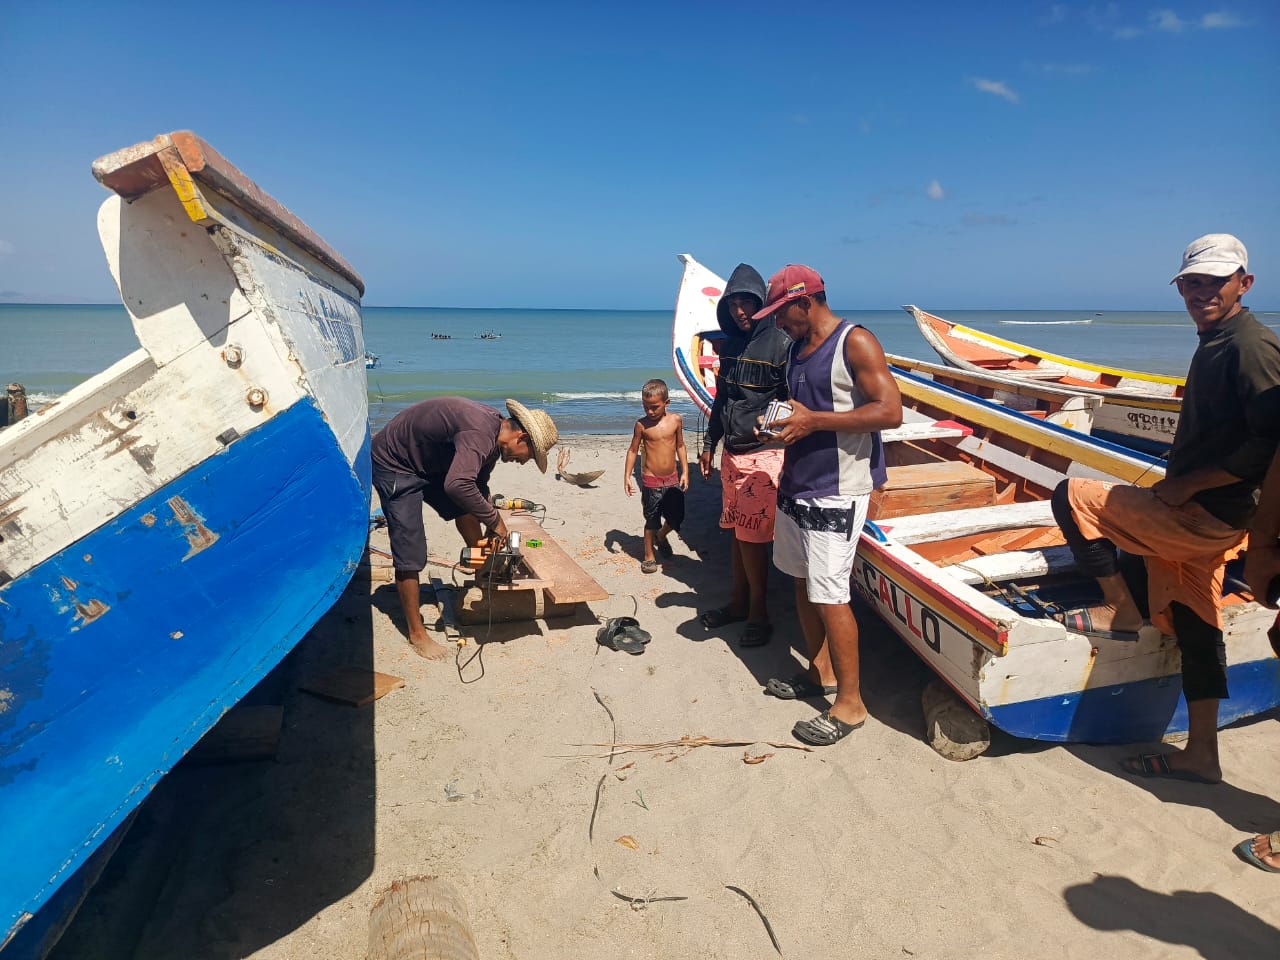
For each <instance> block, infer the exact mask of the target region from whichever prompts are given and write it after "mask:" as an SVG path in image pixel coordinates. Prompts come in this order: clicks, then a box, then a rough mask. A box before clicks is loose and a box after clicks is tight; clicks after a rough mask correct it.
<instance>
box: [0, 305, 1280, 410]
mask: <svg viewBox="0 0 1280 960" xmlns="http://www.w3.org/2000/svg"><path fill="white" fill-rule="evenodd" d="M922 306H924V307H925V309H927V310H929V311H930V312H931V313H935V314H937V315H938V316H941V317H944V318H945V319H947V320H952V321H955V322H957V323H962V324H965V325H967V326H971V327H975V328H977V329H979V330H984V331H986V332H988V333H991V334H994V335H996V336H1000V337H1003V338H1005V339H1007V340H1013V341H1016V342H1018V343H1025V344H1028V345H1030V346H1033V347H1036V348H1038V349H1041V350H1045V351H1048V352H1050V353H1058V354H1063V355H1066V356H1069V357H1077V358H1079V359H1082V360H1091V361H1094V362H1097V363H1106V364H1110V365H1112V366H1118V367H1126V368H1130V369H1134V370H1145V371H1148V372H1151V373H1163V374H1172V375H1176V376H1181V375H1183V374H1185V372H1186V369H1187V363H1188V361H1189V360H1190V358H1191V354H1192V352H1193V351H1194V350H1195V347H1196V335H1195V327H1194V325H1193V324H1192V323H1191V320H1190V319H1189V318H1188V317H1187V315H1186V313H1185V312H1183V311H1176V312H1175V311H1169V312H1133V311H1128V312H1125V311H1114V312H1112V311H1106V310H1103V311H1087V312H1085V311H1069V310H1005V311H996V310H951V311H949V310H946V309H944V308H940V307H939V308H933V307H930V306H927V305H922ZM363 312H364V325H365V346H366V348H367V349H368V351H369V352H370V353H372V354H375V355H376V356H377V357H378V365H377V366H376V367H374V368H372V369H370V370H369V371H368V376H369V415H370V419H371V421H372V422H373V426H374V428H375V429H377V428H378V427H380V426H381V425H382V424H384V423H386V421H388V420H389V419H391V417H393V416H395V414H396V413H398V412H399V411H400V410H403V409H404V408H405V407H407V406H409V405H410V404H412V403H416V402H418V401H419V400H425V399H427V398H429V397H442V396H464V397H471V398H473V399H476V400H480V401H483V402H485V403H489V404H492V405H493V406H496V407H501V406H502V401H503V400H504V399H505V398H507V397H514V398H515V399H517V400H519V401H521V402H522V403H524V404H525V405H527V406H532V407H541V408H543V409H545V410H546V411H547V412H548V413H549V414H551V416H552V418H553V419H554V420H555V421H556V424H557V426H558V427H559V429H560V431H561V432H562V433H565V434H584V433H614V434H616V433H630V432H631V428H632V425H633V424H634V423H635V420H636V418H637V417H638V416H640V415H641V414H642V411H641V409H640V388H641V386H642V385H643V384H644V382H645V381H646V380H649V379H651V378H655V377H656V378H660V379H663V380H665V381H666V382H667V383H668V384H669V385H670V387H671V391H672V394H671V395H672V409H673V410H675V411H676V412H679V413H682V414H684V415H685V423H686V428H687V429H688V430H690V431H693V430H697V429H698V428H699V427H700V420H701V417H700V415H699V413H698V411H697V408H696V407H694V405H693V403H692V402H691V401H690V400H689V399H688V397H687V396H685V394H684V392H683V391H682V390H681V389H680V388H679V382H678V381H677V380H676V377H675V374H674V372H673V371H672V369H671V311H670V310H505V309H504V310H482V309H449V308H425V307H412V308H410V307H365V308H364V311H363ZM837 312H839V313H840V315H841V316H844V317H847V318H848V319H850V320H852V321H854V322H855V323H860V324H862V325H863V326H865V327H867V328H868V329H870V330H871V331H872V332H873V333H875V335H876V336H877V337H878V338H879V340H880V343H881V344H882V345H883V346H884V349H885V351H886V352H887V353H896V354H901V355H904V356H909V357H917V358H919V359H922V360H929V361H937V359H938V358H937V357H936V356H935V355H934V354H933V351H932V350H931V349H930V348H929V346H928V344H926V343H925V341H924V338H923V337H921V335H920V332H919V331H918V330H917V329H916V325H915V321H914V320H912V319H911V317H910V316H909V315H908V314H907V313H905V312H904V311H902V310H897V309H894V310H853V311H837ZM1258 316H1259V319H1260V320H1261V321H1262V322H1263V323H1265V324H1267V325H1268V326H1271V327H1273V328H1280V314H1276V313H1260V314H1259V315H1258ZM482 333H494V334H497V335H498V337H497V339H481V338H480V337H479V335H480V334H482ZM433 334H436V335H437V337H433V336H432V335H433ZM137 348H138V343H137V339H136V338H135V336H134V333H133V328H132V326H131V325H130V323H129V317H128V315H127V314H126V312H125V310H124V308H123V307H121V306H119V305H27V304H0V385H2V384H5V383H21V384H23V385H24V386H25V387H26V388H27V393H28V396H29V398H30V399H31V401H32V403H33V404H34V405H37V406H38V405H40V404H41V403H46V402H48V401H49V400H52V399H53V398H55V397H56V396H58V395H60V394H62V393H65V392H66V391H67V390H69V389H71V387H73V386H75V385H76V384H77V383H80V382H81V381H83V380H86V379H88V378H89V377H90V376H92V375H93V374H95V373H97V372H98V371H100V370H102V369H103V368H104V367H106V366H107V365H108V364H110V363H113V362H114V361H116V360H118V359H120V358H121V357H123V356H125V355H126V354H128V353H131V352H133V351H134V350H136V349H137Z"/></svg>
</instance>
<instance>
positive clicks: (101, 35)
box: [0, 0, 1280, 310]
mask: <svg viewBox="0 0 1280 960" xmlns="http://www.w3.org/2000/svg"><path fill="white" fill-rule="evenodd" d="M1278 50H1280V4H1277V3H1275V2H1274V0H1245V2H1237V0H1223V2H1221V3H1217V2H1213V3H1188V2H1176V3H1175V2H1169V3H1165V2H1159V0H1157V2H1154V3H1037V2H1026V3H1023V2H1018V3H1010V2H1002V3H996V2H990V3H987V2H962V0H953V2H938V3H919V2H911V0H905V2H898V3H892V4H875V5H872V4H867V3H859V2H854V0H848V2H845V3H830V4H827V3H805V2H789V3H758V2H753V0H745V2H735V3H699V2H696V0H686V2H683V3H665V2H644V3H634V4H625V3H604V2H601V3H562V2H555V0H548V2H523V3H515V2H513V3H492V2H484V0H473V2H467V3H421V4H408V3H405V4H397V3H381V2H377V0H367V2H363V3H359V4H337V3H325V2H314V3H309V4H288V5H285V4H275V3H270V2H260V3H251V4H245V3H239V2H219V3H216V4H207V5H189V4H188V5H178V6H175V5H172V4H158V3H156V4H131V3H110V4H107V3H101V2H94V3H73V2H63V3H57V2H50V3H26V4H19V3H17V2H0V300H3V301H43V302H79V301H95V302H114V301H116V300H117V299H118V295H117V292H116V290H115V287H114V285H113V284H112V282H111V279H110V276H109V274H108V273H107V270H106V267H105V264H104V261H103V257H102V253H101V250H100V248H99V245H98V240H97V234H96V228H95V221H94V216H95V210H96V207H97V205H98V204H99V203H100V202H101V200H102V199H103V196H104V193H103V190H102V188H101V187H100V186H98V184H97V183H96V182H95V181H94V180H93V178H92V175H91V174H90V172H89V165H90V163H91V162H92V160H93V159H94V158H96V157H97V156H99V155H102V154H105V153H109V152H111V151H112V150H115V149H118V148H121V147H124V146H127V145H129V144H132V143H135V142H138V141H141V140H146V139H150V138H151V137H152V136H154V135H156V134H158V133H161V132H167V131H170V130H176V129H192V130H195V131H196V132H197V133H198V134H200V135H201V136H202V137H204V138H205V139H206V140H208V141H209V142H210V143H211V144H213V145H214V146H215V147H217V148H218V150H219V151H221V152H222V153H223V154H224V155H225V156H226V157H228V158H229V159H230V160H231V161H232V162H234V163H236V164H237V165H238V166H240V168H241V169H242V170H244V171H245V172H246V173H247V174H249V176H251V177H252V178H253V179H255V180H256V181H257V182H258V183H259V184H260V185H261V186H262V187H263V188H265V189H266V190H267V191H268V192H269V193H271V194H272V195H274V196H275V197H276V198H277V199H279V200H281V201H282V202H283V203H284V204H285V205H286V206H288V207H289V208H290V209H292V210H293V211H294V212H295V213H297V214H298V215H299V216H301V217H302V219H303V220H305V221H306V222H307V223H308V224H310V225H311V226H312V227H313V228H314V229H315V230H316V231H317V232H319V233H320V234H321V235H322V236H323V237H325V239H326V240H328V241H329V243H330V244H332V245H333V246H334V247H335V248H336V249H337V250H338V251H340V252H341V253H342V254H343V255H344V256H345V257H346V258H347V259H348V260H349V261H350V262H351V263H352V264H354V265H355V266H356V268H357V269H358V270H359V271H360V273H361V274H362V275H363V277H364V278H365V281H366V284H367V287H368V292H367V295H366V300H365V302H366V303H368V304H371V305H405V306H496V307H596V308H623V309H660V308H666V307H668V306H670V304H671V302H672V300H673V298H674V294H675V287H676V283H677V281H678V278H679V264H678V263H677V261H676V259H675V255H676V254H677V253H681V252H689V253H692V254H694V255H695V256H696V257H697V258H698V259H700V260H702V261H703V262H704V263H706V264H708V265H709V266H711V267H713V268H715V269H718V270H720V271H721V272H722V273H726V274H727V273H728V271H729V270H731V269H732V267H733V266H734V264H736V263H738V262H739V261H743V260H745V261H747V262H750V263H753V264H754V265H756V266H757V267H758V268H759V269H760V270H761V271H762V272H763V273H765V275H766V276H767V275H768V274H769V273H770V272H772V271H773V270H774V269H776V268H778V267H780V266H781V265H782V264H784V263H786V262H789V261H790V262H803V263H808V264H810V265H811V266H813V267H815V268H816V269H817V270H819V271H820V272H821V273H822V274H823V276H824V277H825V279H826V281H827V285H828V289H829V291H830V294H831V298H832V300H833V302H834V303H835V305H836V306H838V307H842V308H846V309H880V308H885V309H892V308H894V307H896V306H897V305H898V304H900V303H905V302H915V303H919V304H921V305H922V306H926V307H932V308H935V309H942V308H948V307H949V308H953V309H959V308H992V309H1000V308H1028V309H1050V308H1064V309H1085V308H1092V309H1116V310H1119V309H1180V308H1181V302H1180V301H1179V300H1178V298H1177V296H1176V294H1175V293H1174V291H1173V289H1172V288H1170V287H1167V286H1166V284H1167V282H1168V279H1169V277H1171V276H1172V275H1173V273H1174V271H1175V269H1176V267H1177V263H1178V258H1179V255H1180V253H1181V250H1182V248H1183V246H1185V244H1186V243H1187V242H1188V241H1190V240H1191V239H1192V238H1193V237H1195V236H1197V235H1199V234H1202V233H1206V232H1211V231H1229V232H1232V233H1236V234H1237V235H1238V236H1240V237H1241V239H1243V240H1244V242H1245V244H1246V245H1247V246H1248V247H1249V249H1250V256H1251V263H1250V266H1251V269H1252V271H1253V272H1254V273H1255V274H1257V276H1258V282H1257V285H1256V286H1255V294H1254V296H1253V297H1252V298H1251V300H1252V303H1253V305H1254V306H1255V307H1257V308H1266V309H1274V308H1275V305H1277V304H1280V191H1278V188H1277V180H1278V178H1277V177H1276V175H1275V172H1274V171H1275V169H1276V166H1277V164H1278V163H1280V142H1278V141H1280V123H1278V122H1277V121H1278V120H1280V107H1278V106H1277V103H1278V102H1280V98H1278V97H1277V96H1276V92H1277V91H1280V58H1278V57H1277V56H1276V53H1277V51H1278ZM1267 91H1270V93H1268V92H1267Z"/></svg>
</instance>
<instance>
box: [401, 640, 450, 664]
mask: <svg viewBox="0 0 1280 960" xmlns="http://www.w3.org/2000/svg"><path fill="white" fill-rule="evenodd" d="M409 645H410V646H412V647H413V650H414V653H416V654H417V655H418V656H420V657H425V658H426V659H427V660H443V659H444V658H445V657H447V656H448V655H449V648H448V647H446V646H444V644H441V643H437V642H436V641H435V640H432V639H431V638H430V637H422V638H421V639H419V638H415V637H410V638H409Z"/></svg>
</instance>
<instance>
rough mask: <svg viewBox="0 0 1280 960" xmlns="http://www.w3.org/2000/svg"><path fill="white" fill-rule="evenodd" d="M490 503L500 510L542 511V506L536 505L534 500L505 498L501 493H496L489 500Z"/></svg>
mask: <svg viewBox="0 0 1280 960" xmlns="http://www.w3.org/2000/svg"><path fill="white" fill-rule="evenodd" d="M489 502H490V503H492V504H493V505H494V507H495V508H497V509H498V510H541V509H542V504H540V503H534V502H533V501H532V500H524V499H522V498H520V497H504V496H503V495H502V494H500V493H495V494H494V495H493V496H492V497H490V498H489Z"/></svg>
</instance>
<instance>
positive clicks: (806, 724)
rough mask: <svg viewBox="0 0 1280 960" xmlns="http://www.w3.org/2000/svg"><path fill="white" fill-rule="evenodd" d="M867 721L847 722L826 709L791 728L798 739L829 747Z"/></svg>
mask: <svg viewBox="0 0 1280 960" xmlns="http://www.w3.org/2000/svg"><path fill="white" fill-rule="evenodd" d="M866 722H867V721H865V720H859V721H858V722H857V723H845V722H844V721H843V720H841V719H840V718H839V717H833V716H832V715H831V711H830V710H826V711H824V712H822V713H820V714H818V715H817V716H816V717H814V718H813V719H812V720H801V721H800V722H799V723H797V724H796V725H795V726H794V727H792V728H791V734H792V736H794V737H795V738H796V739H797V740H803V741H804V742H805V743H809V744H812V745H813V746H815V747H829V746H831V745H832V744H833V743H839V742H840V741H841V740H843V739H844V738H845V737H847V736H848V735H849V734H851V733H853V731H855V730H858V729H860V728H861V727H862V725H863V724H864V723H866Z"/></svg>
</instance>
